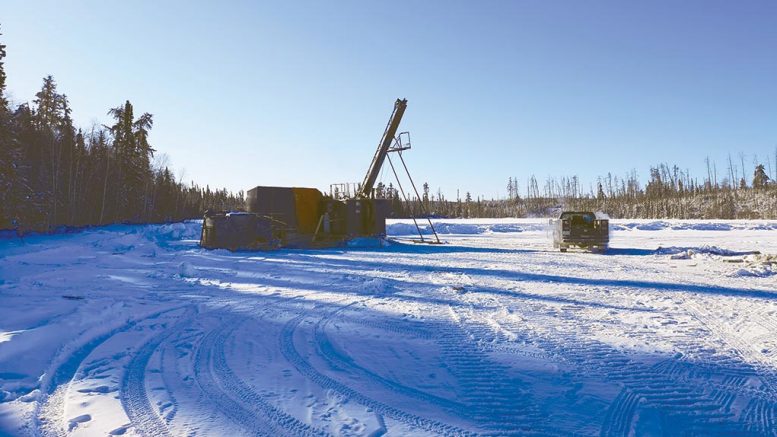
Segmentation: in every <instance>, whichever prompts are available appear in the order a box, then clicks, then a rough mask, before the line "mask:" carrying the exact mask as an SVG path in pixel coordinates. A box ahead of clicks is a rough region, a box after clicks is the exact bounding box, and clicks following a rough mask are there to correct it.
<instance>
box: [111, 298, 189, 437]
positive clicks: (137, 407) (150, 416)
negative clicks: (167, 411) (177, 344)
mask: <svg viewBox="0 0 777 437" xmlns="http://www.w3.org/2000/svg"><path fill="white" fill-rule="evenodd" d="M194 313H196V310H194V309H190V310H189V311H187V313H186V314H184V315H183V316H182V317H181V318H182V319H183V320H188V319H190V316H191V315H192V314H194ZM188 323H190V322H188V321H187V322H181V323H179V324H176V325H174V326H173V327H171V328H164V329H163V331H162V332H161V333H160V334H158V335H156V336H154V337H152V338H151V339H150V340H149V341H147V342H146V343H145V344H144V345H143V346H142V347H141V348H140V349H139V350H138V351H137V352H136V353H135V355H134V356H133V357H132V359H131V360H130V362H129V364H128V365H127V371H126V372H125V373H124V378H123V379H122V382H121V389H120V390H119V396H120V398H121V403H122V406H124V411H125V412H126V413H127V417H128V418H129V420H130V424H131V426H132V427H133V428H135V430H136V431H137V432H138V433H139V434H141V435H144V436H148V437H159V436H169V435H171V434H170V432H169V430H168V428H167V423H166V422H165V420H164V419H163V418H162V417H161V416H160V415H159V414H157V412H156V411H155V410H154V407H153V405H151V401H150V400H149V397H148V392H147V390H146V368H147V367H148V362H149V360H150V359H151V356H152V355H153V354H154V351H156V350H157V348H159V346H160V345H161V344H162V343H163V342H164V341H165V340H167V339H168V338H169V337H170V336H172V335H173V334H175V333H176V332H178V331H179V330H181V329H183V328H184V327H185V326H187V325H188Z"/></svg>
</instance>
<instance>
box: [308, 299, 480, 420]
mask: <svg viewBox="0 0 777 437" xmlns="http://www.w3.org/2000/svg"><path fill="white" fill-rule="evenodd" d="M351 306H352V305H346V306H344V307H342V308H340V309H338V310H336V311H334V312H332V313H329V314H328V315H326V316H325V317H323V318H321V319H320V320H319V321H318V322H317V323H316V324H315V327H314V328H313V332H314V338H315V344H316V352H318V354H319V355H320V356H321V357H322V358H324V359H325V360H326V361H327V362H328V363H329V364H330V365H331V366H332V367H334V368H339V369H347V370H348V371H349V372H350V373H351V374H355V375H360V376H361V377H362V378H363V379H364V380H365V381H367V382H369V381H372V382H375V383H377V384H378V385H381V386H383V387H386V388H388V389H390V390H392V391H394V392H395V393H398V394H400V395H403V396H406V397H410V398H413V399H415V400H420V401H423V402H427V403H429V404H432V405H435V406H437V407H441V408H443V409H444V410H447V411H449V412H452V413H454V414H457V415H459V416H462V417H463V416H465V415H466V407H465V406H464V405H462V404H460V403H458V402H454V401H451V400H449V399H445V398H441V397H439V396H435V395H433V394H430V393H426V392H423V391H421V390H418V389H415V388H413V387H408V386H405V385H402V384H399V383H397V382H395V381H392V380H389V379H386V378H384V377H383V376H381V375H378V374H377V373H375V372H372V371H371V370H369V369H367V368H365V367H362V366H359V365H358V364H356V362H355V361H354V360H352V359H349V357H346V356H342V355H341V354H340V353H338V352H337V350H336V348H335V346H334V345H333V344H332V342H331V341H330V339H329V337H328V335H327V334H326V327H327V325H328V324H329V323H330V322H331V321H332V320H333V318H334V317H335V316H336V315H339V314H341V313H342V312H344V311H345V310H347V309H348V308H350V307H351ZM360 324H361V323H360ZM364 324H366V323H364ZM370 326H371V327H375V328H378V329H381V330H383V329H385V328H387V329H388V330H389V332H392V333H402V334H405V335H407V334H410V335H413V334H414V333H415V331H414V329H413V328H410V327H407V326H404V327H403V326H401V325H400V324H398V323H393V322H388V321H380V322H377V323H375V324H370ZM423 334H426V335H423ZM422 335H423V338H429V335H428V332H426V330H424V331H422Z"/></svg>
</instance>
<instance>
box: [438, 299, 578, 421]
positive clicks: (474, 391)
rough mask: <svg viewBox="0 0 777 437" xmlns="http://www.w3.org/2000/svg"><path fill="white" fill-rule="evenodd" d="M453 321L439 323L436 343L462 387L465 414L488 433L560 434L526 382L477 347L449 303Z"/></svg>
mask: <svg viewBox="0 0 777 437" xmlns="http://www.w3.org/2000/svg"><path fill="white" fill-rule="evenodd" d="M448 312H449V314H450V315H451V318H452V323H439V324H438V326H436V327H435V328H434V331H435V332H437V333H438V335H437V343H438V344H439V345H440V346H441V347H442V350H443V353H442V355H443V356H442V358H443V362H444V363H445V365H446V366H447V367H448V370H449V371H450V372H451V373H452V374H453V375H454V376H455V377H456V378H457V383H458V384H457V385H458V386H459V387H460V388H461V389H463V392H462V393H461V397H462V403H463V404H464V405H466V407H467V414H466V416H465V417H467V418H468V419H470V420H472V421H474V422H475V423H477V424H478V425H479V426H480V427H481V428H482V429H483V430H484V432H485V433H487V434H499V435H543V436H547V435H563V433H562V432H561V431H559V430H558V429H556V428H554V426H552V425H551V424H550V423H549V422H548V420H547V417H545V416H544V415H543V414H542V413H541V412H540V411H539V408H538V407H537V405H536V404H535V403H534V401H533V399H532V395H531V393H530V390H529V388H528V386H527V384H526V383H524V382H523V381H521V380H519V379H517V378H516V377H513V376H510V374H509V372H508V368H507V366H504V365H502V364H499V363H496V362H494V361H493V360H491V359H490V358H489V357H488V355H487V354H485V353H484V351H483V350H482V348H481V347H480V346H479V344H478V343H479V341H478V340H479V339H480V338H479V337H478V336H477V335H473V333H472V332H471V331H469V330H468V327H466V326H465V323H464V321H463V319H462V318H461V317H459V315H458V314H457V312H456V310H455V309H454V308H453V307H451V306H449V307H448Z"/></svg>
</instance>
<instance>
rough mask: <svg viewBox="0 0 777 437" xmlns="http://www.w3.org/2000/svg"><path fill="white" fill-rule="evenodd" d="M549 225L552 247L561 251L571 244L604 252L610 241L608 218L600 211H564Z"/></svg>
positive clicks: (564, 250)
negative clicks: (551, 233) (551, 234)
mask: <svg viewBox="0 0 777 437" xmlns="http://www.w3.org/2000/svg"><path fill="white" fill-rule="evenodd" d="M550 225H551V229H552V230H553V247H554V248H556V249H560V250H561V251H562V252H566V251H567V249H568V248H570V247H572V246H576V247H580V248H583V249H589V250H592V251H596V252H604V251H606V250H607V246H608V245H609V243H610V218H609V217H608V216H607V215H606V214H604V213H602V212H590V211H564V212H562V213H561V214H560V215H559V216H558V218H557V219H554V220H551V221H550Z"/></svg>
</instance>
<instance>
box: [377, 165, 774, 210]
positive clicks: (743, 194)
mask: <svg viewBox="0 0 777 437" xmlns="http://www.w3.org/2000/svg"><path fill="white" fill-rule="evenodd" d="M739 158H740V159H739V160H738V162H735V161H734V160H733V159H732V158H731V157H729V159H728V163H727V166H726V171H725V173H723V174H720V173H719V172H718V170H717V164H716V163H714V162H711V161H710V160H709V158H707V159H706V163H707V174H706V175H704V177H703V178H702V179H698V178H696V177H693V176H692V175H691V174H690V172H689V171H683V170H680V168H679V167H677V166H669V165H668V164H659V165H657V166H654V167H651V168H650V179H649V180H648V182H647V184H645V185H644V186H643V185H642V184H641V183H640V180H639V178H638V176H637V172H636V171H635V170H632V171H631V172H630V173H629V174H627V175H626V176H625V177H622V178H621V177H618V176H613V175H612V174H608V175H607V176H606V177H603V178H599V179H598V180H597V182H596V185H595V186H591V187H589V188H588V189H587V190H586V189H585V188H584V187H583V186H582V185H581V183H580V180H579V178H578V177H577V176H572V177H569V178H548V179H546V180H545V181H544V182H543V183H542V184H540V182H539V181H538V180H537V178H536V177H535V176H530V177H529V179H528V181H527V183H526V186H525V187H526V188H525V191H522V190H521V188H520V185H519V183H518V178H512V177H510V178H508V180H507V193H508V196H507V198H506V199H489V200H486V199H484V198H482V197H478V198H476V199H473V198H472V196H471V195H470V193H465V194H464V198H463V199H462V198H461V197H458V196H457V199H456V200H449V199H446V198H445V197H444V196H443V194H442V193H441V192H440V191H439V190H438V192H437V194H436V195H435V194H433V193H430V190H429V184H428V183H425V184H424V185H423V192H422V193H423V194H421V199H418V197H417V196H412V197H411V200H410V201H409V202H402V201H400V196H399V193H398V192H397V190H396V189H394V187H393V185H390V186H388V187H385V186H380V187H378V190H379V191H381V190H382V191H383V192H385V193H386V195H387V197H389V198H391V199H392V201H393V208H394V213H395V214H396V215H398V216H404V215H411V214H412V215H416V216H421V215H425V214H427V212H428V213H429V214H431V215H432V216H439V217H462V218H470V217H473V218H475V217H496V218H498V217H550V216H553V215H555V214H557V213H558V212H559V211H560V210H562V209H567V210H591V211H603V212H605V213H607V214H609V215H610V217H612V218H626V219H629V218H645V219H663V218H678V219H777V183H775V182H774V180H775V179H777V165H775V168H774V173H775V174H774V176H772V177H770V176H769V173H770V172H771V171H772V168H771V167H772V165H771V161H770V159H767V161H766V162H767V163H766V165H764V164H763V163H761V162H758V161H757V160H756V161H755V162H754V164H753V165H752V167H750V168H751V169H752V174H751V175H748V174H747V173H748V172H747V169H746V166H745V160H744V155H740V156H739ZM775 163H777V150H776V151H775ZM767 166H768V167H769V169H768V170H767Z"/></svg>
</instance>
